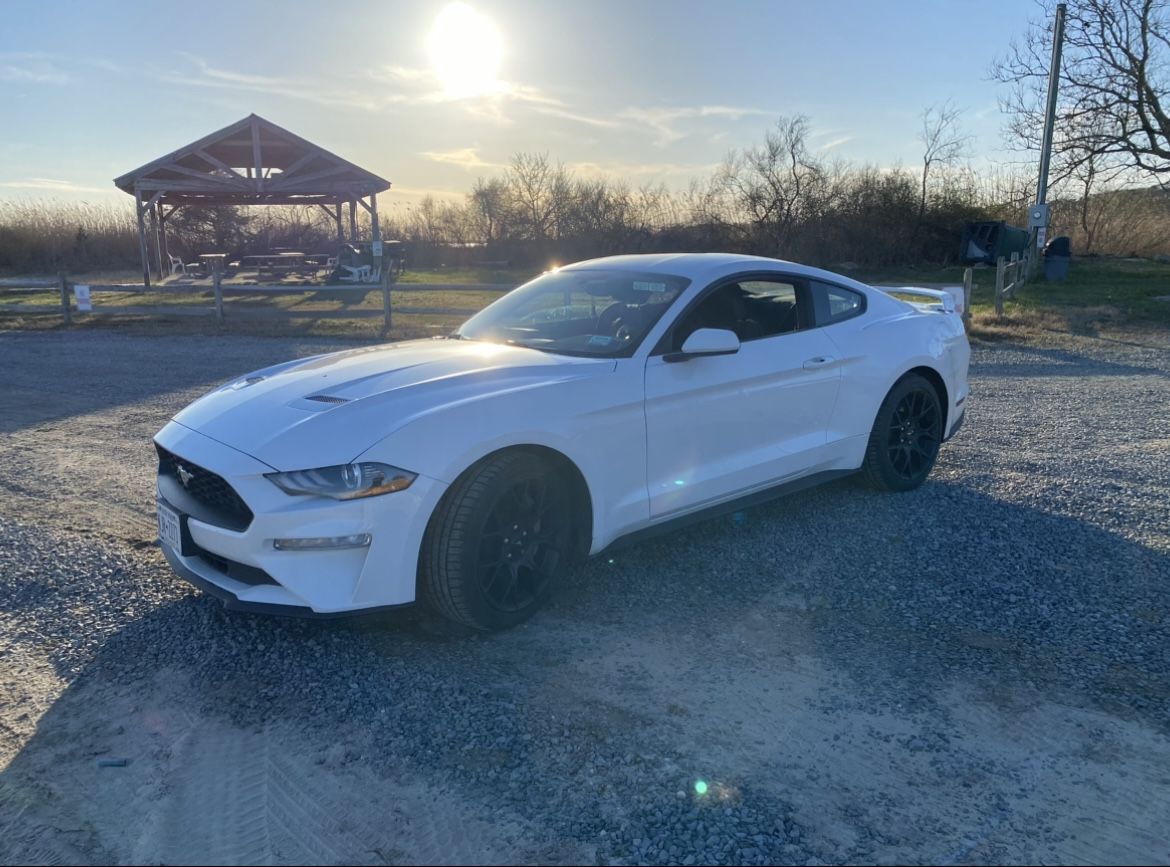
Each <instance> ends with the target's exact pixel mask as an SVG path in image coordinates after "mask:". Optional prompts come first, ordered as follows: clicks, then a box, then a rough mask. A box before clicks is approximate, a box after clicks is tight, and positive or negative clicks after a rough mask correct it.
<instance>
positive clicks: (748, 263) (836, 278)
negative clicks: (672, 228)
mask: <svg viewBox="0 0 1170 867" xmlns="http://www.w3.org/2000/svg"><path fill="white" fill-rule="evenodd" d="M597 268H622V269H628V270H631V271H644V272H650V273H654V272H658V273H662V274H673V275H676V276H679V277H688V278H690V279H692V280H711V279H716V278H719V277H723V276H726V275H729V274H734V273H736V272H739V271H750V270H753V269H757V268H758V269H759V270H761V271H771V270H774V269H778V270H783V271H787V272H788V273H790V274H795V275H798V276H803V277H820V278H822V279H827V280H831V281H833V282H836V283H840V284H843V285H847V286H855V287H863V288H865V289H868V288H869V287H868V286H865V285H864V284H861V283H858V281H856V280H853V279H850V278H849V277H846V276H844V275H842V274H836V273H833V272H832V271H825V270H823V269H821V268H814V267H811V266H809V265H801V264H800V263H799V262H789V261H786V260H784V259H769V258H767V257H765V256H748V255H746V254H743V253H643V254H638V255H626V256H606V257H604V258H601V259H588V260H586V261H584V262H575V263H573V264H572V265H566V266H564V268H563V269H562V270H578V269H580V270H589V269H597Z"/></svg>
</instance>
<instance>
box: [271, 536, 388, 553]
mask: <svg viewBox="0 0 1170 867" xmlns="http://www.w3.org/2000/svg"><path fill="white" fill-rule="evenodd" d="M369 544H370V534H369V533H355V534H353V535H352V536H311V537H309V538H307V539H273V540H272V547H273V548H275V549H276V550H277V551H321V550H325V549H337V548H366V547H368V546H369Z"/></svg>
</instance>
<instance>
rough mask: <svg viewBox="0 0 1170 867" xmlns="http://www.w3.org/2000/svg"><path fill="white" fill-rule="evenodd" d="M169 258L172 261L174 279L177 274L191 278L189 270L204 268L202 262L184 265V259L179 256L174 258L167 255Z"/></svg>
mask: <svg viewBox="0 0 1170 867" xmlns="http://www.w3.org/2000/svg"><path fill="white" fill-rule="evenodd" d="M167 258H168V259H170V260H171V276H172V277H174V276H175V275H176V274H182V275H183V276H184V277H189V276H190V274H189V273H188V271H187V269H188V268H202V267H203V264H202V263H201V262H191V263H189V264H183V260H182V259H180V258H179V257H178V256H172V255H171V254H170V253H167Z"/></svg>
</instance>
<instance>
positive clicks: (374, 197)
mask: <svg viewBox="0 0 1170 867" xmlns="http://www.w3.org/2000/svg"><path fill="white" fill-rule="evenodd" d="M367 210H369V212H370V241H371V244H370V246H371V249H372V250H373V253H374V273H376V274H381V273H382V263H383V262H384V261H385V260H384V259H383V258H382V230H381V229H380V228H379V226H378V194H377V193H370V207H369V208H368V209H367ZM382 285H383V286H385V285H386V282H385V280H383V281H382ZM387 319H389V316H387ZM386 327H387V328H389V327H390V326H389V324H387V325H386Z"/></svg>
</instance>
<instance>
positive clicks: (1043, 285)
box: [862, 257, 1170, 333]
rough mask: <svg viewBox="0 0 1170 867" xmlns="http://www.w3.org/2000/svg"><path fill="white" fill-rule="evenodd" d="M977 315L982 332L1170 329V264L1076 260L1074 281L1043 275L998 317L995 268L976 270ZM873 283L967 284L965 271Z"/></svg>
mask: <svg viewBox="0 0 1170 867" xmlns="http://www.w3.org/2000/svg"><path fill="white" fill-rule="evenodd" d="M974 276H975V288H974V291H973V293H972V299H971V300H972V303H971V311H972V314H973V315H974V318H975V325H976V333H978V332H979V330H980V329H983V330H993V329H995V328H996V327H1001V326H1010V325H1012V324H1019V325H1029V324H1038V325H1042V326H1043V327H1047V328H1057V329H1058V330H1068V331H1073V332H1082V333H1083V332H1090V331H1093V330H1094V329H1096V328H1097V327H1099V326H1102V325H1122V324H1125V325H1139V324H1155V325H1170V264H1167V263H1163V262H1157V261H1154V260H1151V259H1120V258H1097V257H1088V258H1083V259H1073V263H1072V267H1071V268H1070V270H1069V274H1068V279H1067V280H1063V281H1060V282H1048V281H1046V280H1044V277H1043V271H1042V270H1040V271H1038V273H1037V276H1036V279H1035V280H1033V281H1032V282H1030V283H1026V284H1024V285H1023V286H1022V287H1020V289H1019V290H1018V291H1017V292H1016V296H1015V298H1011V299H1008V300H1007V302H1006V306H1005V310H1004V316H1003V317H996V316H995V313H994V310H995V299H994V289H995V269H994V268H976V269H975V275H974ZM862 279H865V280H866V281H868V282H872V283H879V282H880V283H902V284H903V285H907V286H913V285H915V284H922V283H951V284H956V285H959V284H962V282H963V269H962V268H961V267H954V268H942V269H933V270H930V269H922V270H910V269H907V270H902V271H885V272H875V273H870V274H866V275H864V277H863V278H862Z"/></svg>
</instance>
